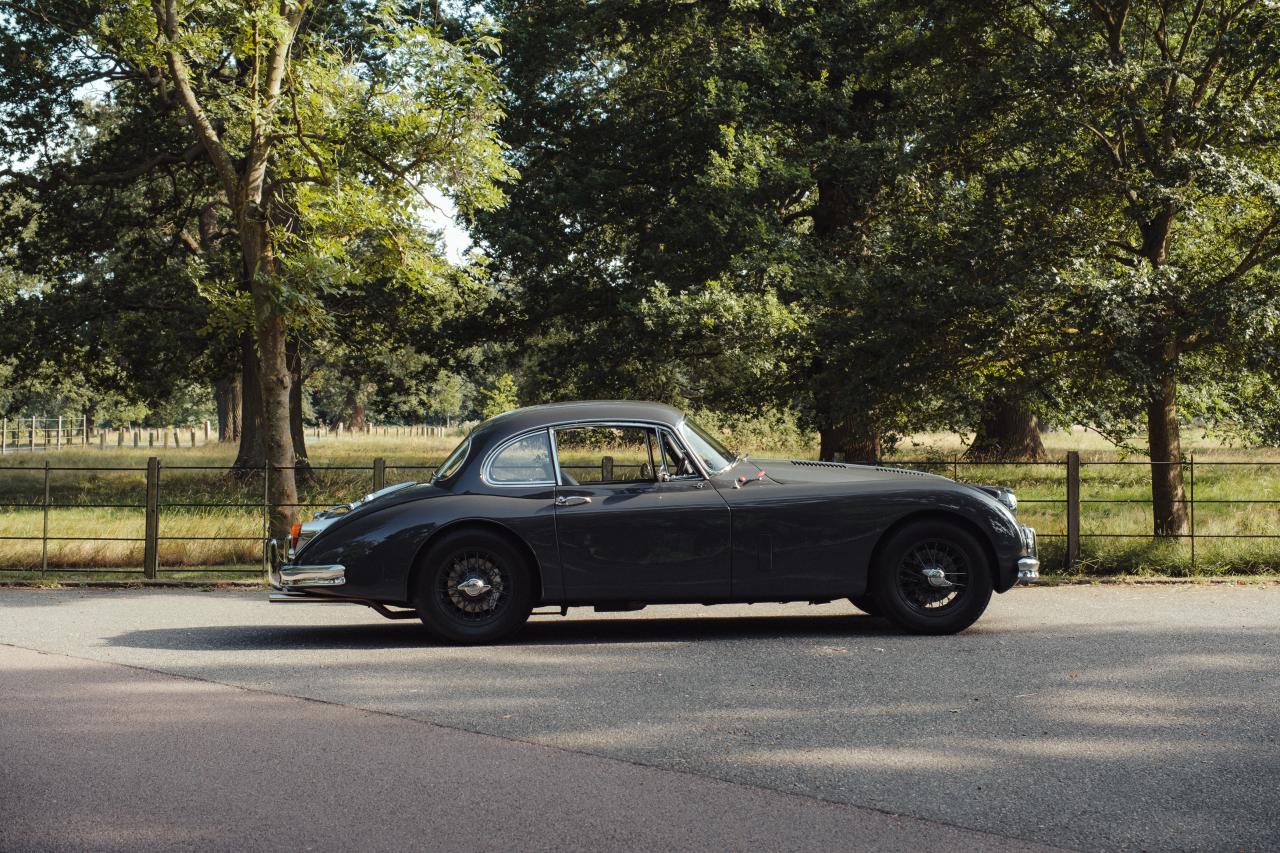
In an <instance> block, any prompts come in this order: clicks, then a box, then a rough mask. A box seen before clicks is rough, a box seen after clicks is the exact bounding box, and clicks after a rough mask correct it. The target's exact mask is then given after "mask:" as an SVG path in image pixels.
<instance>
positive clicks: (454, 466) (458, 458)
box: [431, 436, 471, 483]
mask: <svg viewBox="0 0 1280 853" xmlns="http://www.w3.org/2000/svg"><path fill="white" fill-rule="evenodd" d="M470 449H471V436H467V437H466V438H464V439H462V441H461V442H459V443H458V446H457V447H455V448H454V449H453V452H452V453H450V454H449V458H448V459H446V460H444V462H442V463H441V464H440V467H439V468H437V469H436V472H435V474H433V475H432V476H431V482H433V483H438V482H440V481H441V480H447V479H449V478H450V477H452V476H453V475H454V474H456V473H458V469H459V468H461V467H462V463H463V462H465V461H466V459H467V451H469V450H470Z"/></svg>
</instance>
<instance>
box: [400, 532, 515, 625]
mask: <svg viewBox="0 0 1280 853" xmlns="http://www.w3.org/2000/svg"><path fill="white" fill-rule="evenodd" d="M472 579H476V580H479V581H481V585H482V586H483V587H485V588H484V589H483V590H480V587H479V586H477V587H474V589H476V590H479V591H476V592H469V591H463V590H461V589H460V588H459V585H460V584H465V583H468V582H469V581H471V580H472ZM414 604H415V606H416V607H417V608H418V616H419V618H421V619H422V624H423V625H425V626H426V627H427V630H428V631H430V632H431V633H432V634H433V635H435V636H436V637H438V638H439V639H441V640H445V641H446V642H450V643H493V642H497V641H498V640H502V639H504V638H506V637H509V636H510V635H511V634H514V633H515V632H516V631H518V630H519V629H520V627H521V626H523V625H524V623H525V622H526V621H528V619H529V612H530V611H531V610H532V609H533V572H532V571H531V570H530V566H529V563H528V560H527V559H526V558H525V556H524V554H522V553H520V551H519V550H518V549H517V548H516V547H515V546H513V545H512V544H511V543H510V542H509V541H508V540H507V539H506V538H504V537H502V536H500V535H498V534H496V533H490V532H489V531H487V530H460V531H458V532H456V533H449V534H446V535H445V536H444V538H442V539H441V540H440V541H439V542H437V543H435V544H434V545H432V547H431V550H430V551H429V552H428V554H427V557H426V561H425V563H424V564H423V566H422V570H421V571H420V572H419V573H418V579H417V589H416V590H415V591H414Z"/></svg>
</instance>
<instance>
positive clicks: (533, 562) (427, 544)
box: [405, 518, 543, 604]
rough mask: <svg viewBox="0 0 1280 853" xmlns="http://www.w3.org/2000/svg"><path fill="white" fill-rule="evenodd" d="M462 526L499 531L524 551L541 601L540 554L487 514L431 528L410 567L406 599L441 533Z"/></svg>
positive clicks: (452, 530) (457, 529)
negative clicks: (483, 516) (434, 528)
mask: <svg viewBox="0 0 1280 853" xmlns="http://www.w3.org/2000/svg"><path fill="white" fill-rule="evenodd" d="M460 530H482V531H485V532H488V533H496V534H497V535H499V536H501V537H502V538H503V539H506V540H507V541H508V542H509V543H510V544H511V545H512V546H513V547H515V549H516V550H517V551H519V552H520V553H521V554H522V555H524V558H525V562H526V563H527V564H528V566H529V571H530V573H531V574H532V575H533V589H534V590H536V595H535V597H534V603H535V604H536V603H537V602H538V601H541V600H542V598H543V589H542V567H541V566H540V565H539V564H538V557H537V555H536V554H534V552H533V548H531V547H530V546H529V543H528V542H526V541H525V540H524V538H523V537H522V536H520V535H519V534H518V533H516V532H515V531H514V530H512V529H511V528H510V527H507V526H506V525H505V524H502V523H500V522H497V521H493V520H492V519H487V518H460V519H457V520H456V521H451V522H449V523H448V524H444V525H441V526H440V527H439V528H437V529H436V530H434V531H432V533H431V535H430V536H428V537H427V539H426V541H424V542H423V543H422V544H421V545H420V546H419V547H418V552H417V553H416V554H415V555H414V557H413V565H412V567H411V568H410V569H409V577H408V580H407V582H406V584H405V600H406V601H413V591H414V589H416V588H417V585H418V576H419V575H420V574H421V573H422V569H423V567H424V566H425V565H426V562H427V556H428V555H429V554H430V553H431V549H432V548H433V547H435V544H436V543H437V542H439V541H440V537H441V536H445V535H448V534H450V533H456V532H458V531H460Z"/></svg>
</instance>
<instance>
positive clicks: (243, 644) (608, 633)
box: [107, 614, 897, 651]
mask: <svg viewBox="0 0 1280 853" xmlns="http://www.w3.org/2000/svg"><path fill="white" fill-rule="evenodd" d="M895 633H897V632H896V631H895V630H894V629H893V627H892V626H891V625H889V623H888V622H886V621H885V620H883V619H878V618H875V617H872V616H864V615H855V614H840V615H821V616H739V617H706V618H698V617H686V616H681V617H670V618H663V617H650V618H643V619H637V618H607V617H606V618H599V619H560V618H558V617H547V616H541V617H535V618H534V619H533V620H532V621H530V623H529V624H528V625H526V626H525V628H524V629H523V630H522V631H520V633H519V634H517V635H516V636H515V637H513V638H512V639H510V640H508V641H507V643H506V645H512V646H562V645H585V644H625V643H673V642H690V641H695V640H696V641H707V640H713V641H714V640H725V641H731V640H748V641H749V640H772V639H778V638H789V639H805V638H829V637H859V636H862V637H875V636H882V635H886V634H895ZM107 643H108V644H109V645H112V646H121V647H125V648H139V649H171V650H183V651H200V650H208V651H226V650H242V651H271V650H280V649H347V650H358V649H386V648H419V647H432V646H443V645H446V644H443V643H440V642H439V641H437V640H435V639H434V638H432V637H431V635H429V634H428V633H427V632H426V629H425V628H423V626H422V625H421V624H420V623H418V622H417V621H416V620H413V621H409V622H406V623H390V622H388V623H376V624H369V625H276V626H270V625H213V626H206V627H198V628H144V629H140V630H136V631H126V632H124V633H122V634H118V635H116V636H114V637H111V638H109V639H108V640H107Z"/></svg>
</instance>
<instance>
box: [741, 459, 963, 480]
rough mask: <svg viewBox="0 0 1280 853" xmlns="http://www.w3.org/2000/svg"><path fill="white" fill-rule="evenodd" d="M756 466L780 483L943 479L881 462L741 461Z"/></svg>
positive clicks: (935, 475)
mask: <svg viewBox="0 0 1280 853" xmlns="http://www.w3.org/2000/svg"><path fill="white" fill-rule="evenodd" d="M745 462H746V463H747V464H749V465H753V466H755V467H756V468H757V469H763V470H764V472H765V476H766V477H767V478H768V479H770V480H772V481H773V482H775V483H781V484H783V485H787V484H791V483H850V482H868V481H873V480H903V481H911V482H918V481H923V480H931V481H934V482H937V481H939V480H943V481H946V482H951V481H950V480H949V479H948V478H946V477H939V476H938V475H937V474H926V473H924V472H922V471H908V470H907V469H905V468H887V467H884V466H882V465H852V464H848V463H845V462H817V461H813V460H810V459H756V458H755V457H751V458H750V459H747V460H745Z"/></svg>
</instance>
